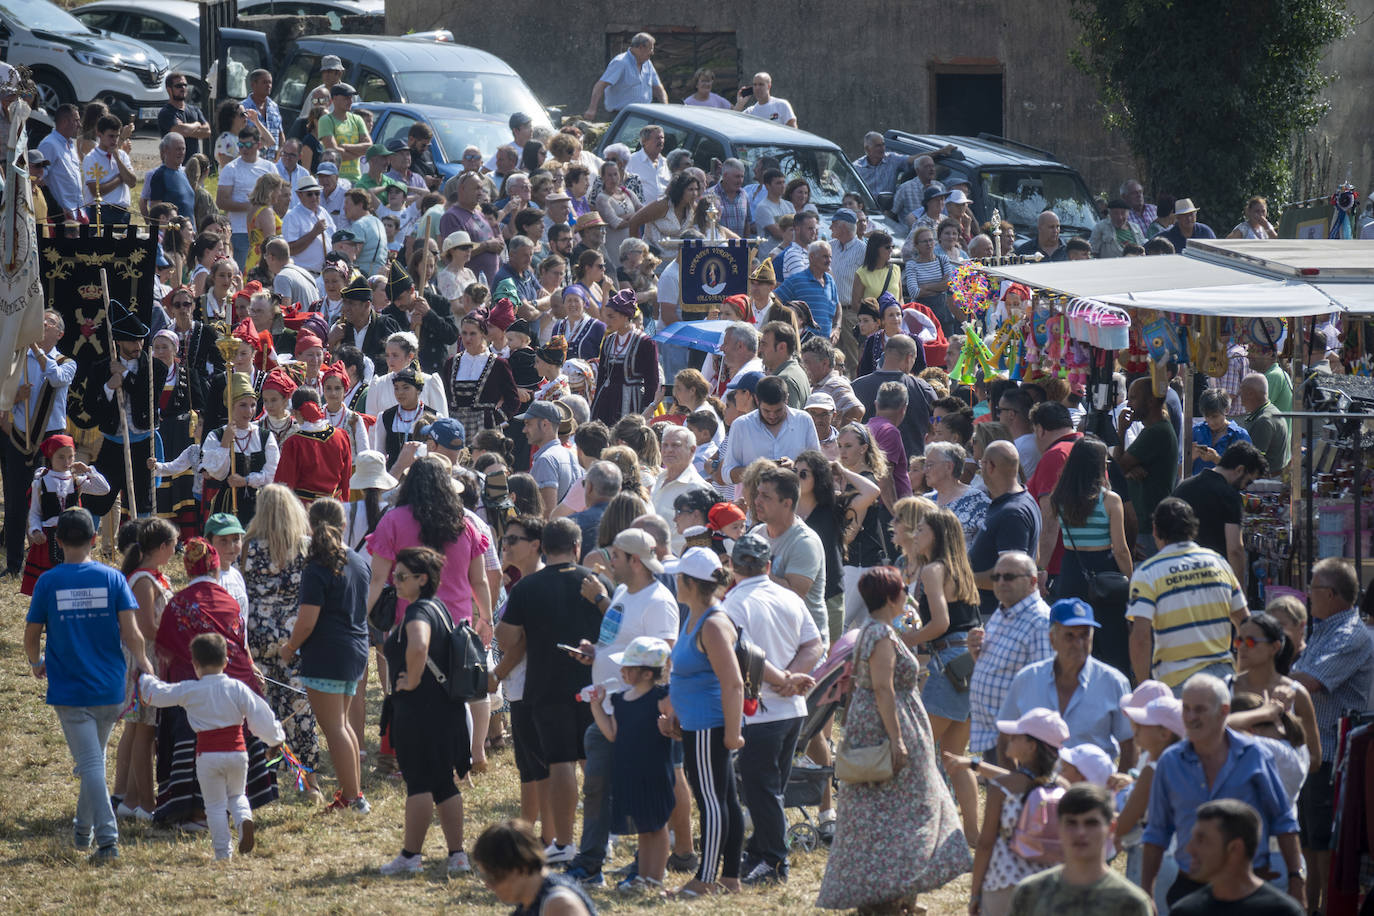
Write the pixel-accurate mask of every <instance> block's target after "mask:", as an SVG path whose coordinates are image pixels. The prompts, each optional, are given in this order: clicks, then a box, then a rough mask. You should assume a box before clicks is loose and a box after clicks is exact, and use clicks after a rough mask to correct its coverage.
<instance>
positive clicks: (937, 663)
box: [921, 643, 969, 722]
mask: <svg viewBox="0 0 1374 916" xmlns="http://www.w3.org/2000/svg"><path fill="white" fill-rule="evenodd" d="M966 652H968V648H967V647H966V646H964V645H963V644H962V643H960V644H959V645H955V646H948V647H947V648H944V649H941V650H940V651H938V652H935V653H933V654H932V655H931V657H930V661H929V662H928V663H927V664H926V668H927V671H928V672H929V674H930V676H929V677H927V678H926V685H925V687H924V688H922V689H921V703H922V704H924V705H925V708H926V714H927V715H931V716H939V717H940V718H942V719H949V720H950V721H951V722H967V721H968V719H969V702H968V697H969V695H968V693H967V692H964V693H960V692H959V691H957V690H955V689H954V685H953V684H951V683H950V682H949V678H947V677H945V667H944V666H945V663H946V662H948V661H950V660H952V659H954V658H957V657H959V656H960V655H963V654H964V653H966Z"/></svg>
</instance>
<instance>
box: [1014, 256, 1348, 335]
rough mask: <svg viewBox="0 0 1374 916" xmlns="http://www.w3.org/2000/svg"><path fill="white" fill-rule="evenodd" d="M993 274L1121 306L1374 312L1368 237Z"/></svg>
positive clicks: (1291, 313)
mask: <svg viewBox="0 0 1374 916" xmlns="http://www.w3.org/2000/svg"><path fill="white" fill-rule="evenodd" d="M1195 249H1196V250H1195ZM1271 254H1272V255H1273V257H1269V255H1271ZM988 273H990V274H992V275H994V276H998V277H1004V278H1006V279H1008V280H1014V281H1016V282H1018V283H1025V284H1026V285H1027V286H1030V287H1032V288H1037V289H1046V290H1051V291H1053V292H1056V293H1061V294H1063V295H1065V296H1070V297H1078V298H1085V299H1096V300H1098V301H1099V302H1106V303H1109V304H1111V305H1117V306H1121V307H1123V308H1136V309H1142V308H1143V309H1156V310H1159V311H1166V312H1178V313H1184V314H1194V315H1223V316H1232V317H1237V318H1259V317H1264V318H1294V317H1305V316H1308V315H1321V314H1326V313H1328V312H1341V311H1347V312H1360V313H1374V243H1370V242H1359V241H1353V242H1352V241H1328V240H1325V239H1321V240H1311V241H1309V240H1281V239H1276V240H1273V241H1267V242H1266V241H1246V240H1219V241H1209V242H1206V243H1201V242H1194V243H1191V244H1189V246H1188V249H1187V250H1186V251H1185V252H1184V253H1183V254H1181V255H1158V256H1152V257H1144V258H1109V259H1104V260H1093V261H1058V262H1053V263H1043V262H1042V263H1036V264H1011V265H1005V266H1001V267H990V268H988Z"/></svg>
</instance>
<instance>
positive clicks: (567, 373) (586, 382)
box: [563, 359, 596, 406]
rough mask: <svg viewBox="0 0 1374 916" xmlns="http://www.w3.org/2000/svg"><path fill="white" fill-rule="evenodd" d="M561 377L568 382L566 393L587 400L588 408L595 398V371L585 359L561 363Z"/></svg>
mask: <svg viewBox="0 0 1374 916" xmlns="http://www.w3.org/2000/svg"><path fill="white" fill-rule="evenodd" d="M563 377H564V378H566V379H567V380H568V392H569V393H570V394H576V395H579V396H580V397H584V398H586V399H587V405H588V406H590V405H591V403H592V398H594V397H596V369H595V367H593V366H592V364H591V363H589V362H587V361H586V360H585V359H569V360H567V361H566V362H565V363H563Z"/></svg>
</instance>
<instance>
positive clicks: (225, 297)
mask: <svg viewBox="0 0 1374 916" xmlns="http://www.w3.org/2000/svg"><path fill="white" fill-rule="evenodd" d="M234 273H235V268H234V261H233V259H232V258H226V257H221V258H219V259H218V260H216V261H215V263H214V265H213V266H212V267H211V268H210V280H209V283H208V284H207V285H206V288H205V295H203V296H201V297H200V302H199V303H198V304H197V307H196V315H197V316H198V317H199V318H200V320H201V321H226V322H229V323H231V324H233V323H235V320H236V318H237V316H236V315H235V314H234V311H235V309H236V307H237V302H236V301H235V300H237V299H238V297H239V296H242V297H243V312H244V314H245V315H246V314H248V300H249V299H250V298H251V297H252V295H253V294H252V293H250V292H248V291H247V290H243V291H240V292H237V293H236V292H235V291H234Z"/></svg>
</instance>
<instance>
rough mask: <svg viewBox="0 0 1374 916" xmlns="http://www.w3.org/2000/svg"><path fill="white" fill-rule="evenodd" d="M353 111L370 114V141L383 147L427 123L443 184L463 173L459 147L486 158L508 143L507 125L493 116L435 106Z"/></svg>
mask: <svg viewBox="0 0 1374 916" xmlns="http://www.w3.org/2000/svg"><path fill="white" fill-rule="evenodd" d="M353 110H354V111H370V112H372V116H373V122H372V139H373V140H374V141H376V142H377V143H380V144H382V145H383V146H385V145H386V142H387V141H388V140H392V139H399V140H405V139H406V135H407V134H409V133H410V128H411V127H413V126H414V125H415V124H416V123H421V124H427V125H428V126H429V129H430V130H432V131H434V139H433V140H432V141H431V142H430V144H429V151H430V155H431V156H432V157H433V159H434V166H435V168H436V169H438V171H439V174H440V175H442V176H443V179H444V181H447V180H448V179H450V178H452V177H453V176H454V175H457V174H458V173H459V172H461V171H462V170H463V161H462V159H463V147H465V146H468V145H469V144H471V145H473V146H475V147H477V148H478V149H480V150H482V152H483V154H484V155H490V153H491V152H492V151H493V150H495V149H496V148H497V147H498V146H500V145H501V144H503V143H509V142H510V126H509V122H508V121H507V119H506V118H502V117H499V116H497V115H486V114H478V113H476V112H471V111H459V110H457V109H454V108H441V107H439V106H438V105H405V104H400V103H379V102H363V103H361V104H359V105H355V106H354V107H353Z"/></svg>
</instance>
